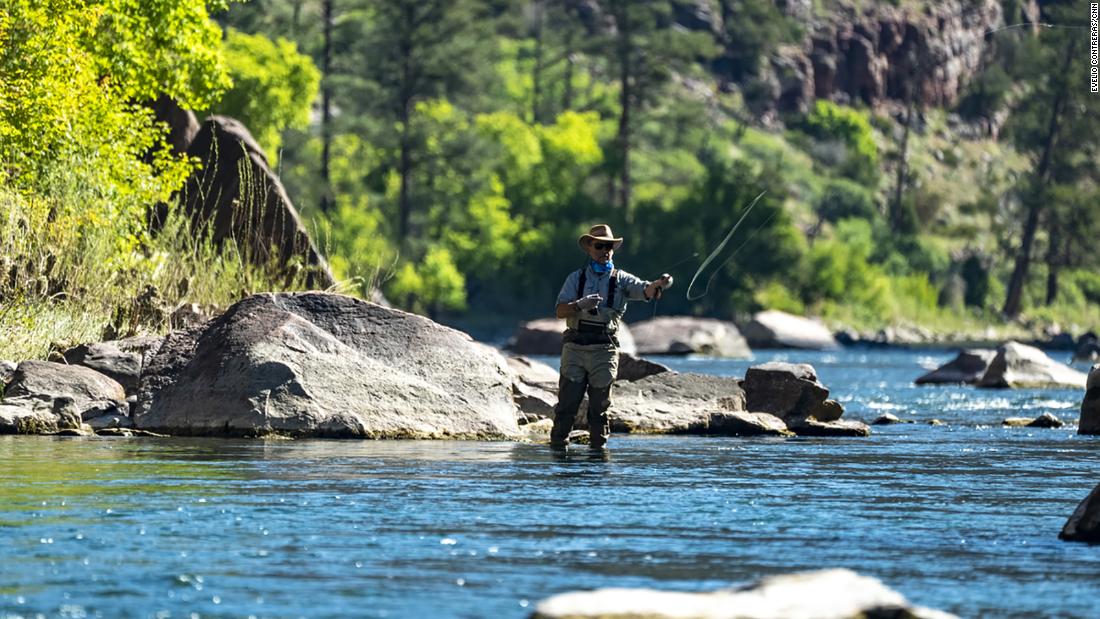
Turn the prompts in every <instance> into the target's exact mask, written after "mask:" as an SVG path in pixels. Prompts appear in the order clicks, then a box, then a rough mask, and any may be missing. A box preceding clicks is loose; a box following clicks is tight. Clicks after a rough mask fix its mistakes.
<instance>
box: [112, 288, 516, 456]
mask: <svg viewBox="0 0 1100 619" xmlns="http://www.w3.org/2000/svg"><path fill="white" fill-rule="evenodd" d="M134 427H136V428H138V429H142V430H150V431H154V432H163V433H167V434H188V435H222V436H226V435H228V436H234V435H245V436H250V435H265V434H282V435H290V436H327V437H363V438H505V437H515V436H518V435H519V428H518V426H517V424H516V419H515V406H514V404H513V402H512V379H511V373H510V372H509V371H508V368H507V364H506V362H505V360H504V358H503V357H502V356H501V355H500V354H499V353H497V352H496V351H495V350H494V349H492V348H490V347H488V346H485V345H483V344H479V343H477V342H474V341H473V340H472V339H470V337H469V336H468V335H466V334H465V333H462V332H460V331H455V330H453V329H450V328H447V327H444V326H442V325H439V324H437V323H435V322H432V321H431V320H428V319H427V318H424V317H422V316H417V315H414V314H409V313H406V312H402V311H398V310H392V309H388V308H384V307H381V306H379V305H375V304H372V303H368V302H365V301H361V300H358V299H354V298H352V297H347V296H344V295H339V294H329V293H318V292H308V293H278V294H272V293H267V294H258V295H254V296H251V297H248V298H246V299H244V300H242V301H240V302H238V303H236V304H234V305H233V306H232V307H230V308H229V309H228V310H227V311H226V312H225V313H224V314H223V315H221V316H219V317H218V318H216V319H214V320H211V321H210V322H207V323H205V324H203V325H201V326H198V327H196V328H194V329H190V330H187V331H178V332H175V333H172V334H170V335H169V336H168V337H167V338H166V339H165V341H164V344H163V345H162V346H161V347H160V349H159V350H158V351H157V353H156V354H155V355H154V356H153V357H152V359H151V360H150V361H149V364H148V366H147V367H146V370H145V373H144V375H143V376H142V380H141V389H140V392H139V401H138V406H137V412H136V414H135V415H134Z"/></svg>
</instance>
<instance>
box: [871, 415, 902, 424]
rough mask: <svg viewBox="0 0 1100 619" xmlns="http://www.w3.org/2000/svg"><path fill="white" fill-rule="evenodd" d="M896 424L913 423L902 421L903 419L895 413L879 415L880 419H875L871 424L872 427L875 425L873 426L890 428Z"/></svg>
mask: <svg viewBox="0 0 1100 619" xmlns="http://www.w3.org/2000/svg"><path fill="white" fill-rule="evenodd" d="M896 423H912V422H910V421H902V420H901V419H899V418H898V416H897V415H895V414H893V413H883V414H881V415H879V416H878V417H875V420H874V421H872V422H871V425H873V426H889V425H893V424H896Z"/></svg>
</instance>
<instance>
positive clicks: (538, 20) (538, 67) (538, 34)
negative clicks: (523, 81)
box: [531, 0, 546, 123]
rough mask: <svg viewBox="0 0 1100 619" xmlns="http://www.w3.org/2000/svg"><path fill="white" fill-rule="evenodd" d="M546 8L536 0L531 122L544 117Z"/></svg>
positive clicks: (540, 0)
mask: <svg viewBox="0 0 1100 619" xmlns="http://www.w3.org/2000/svg"><path fill="white" fill-rule="evenodd" d="M545 10H546V7H545V6H544V4H543V1H542V0H536V2H535V6H534V11H535V15H534V19H535V24H534V26H535V28H534V35H535V70H534V73H533V75H532V76H531V82H532V87H531V91H532V92H531V122H532V123H539V122H542V115H541V114H540V113H539V102H540V101H541V100H542V24H543V11H545Z"/></svg>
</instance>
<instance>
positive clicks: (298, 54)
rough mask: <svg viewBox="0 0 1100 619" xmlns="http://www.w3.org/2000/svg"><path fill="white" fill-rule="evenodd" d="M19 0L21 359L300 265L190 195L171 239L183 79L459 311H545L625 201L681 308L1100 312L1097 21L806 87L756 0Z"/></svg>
mask: <svg viewBox="0 0 1100 619" xmlns="http://www.w3.org/2000/svg"><path fill="white" fill-rule="evenodd" d="M0 1H2V3H3V5H4V6H5V9H6V10H5V11H4V13H3V15H2V16H0V41H2V43H0V45H2V47H0V82H2V84H0V87H2V88H0V93H2V94H0V171H2V173H3V181H2V184H0V209H2V210H0V214H2V217H0V262H2V264H0V267H2V268H0V276H2V277H0V295H2V296H0V329H2V330H3V332H4V333H7V334H9V335H8V337H7V338H5V340H6V341H5V342H3V343H0V357H26V356H44V355H45V354H46V353H47V352H48V348H49V346H50V344H51V343H53V344H58V343H67V342H76V341H82V340H88V339H96V338H99V337H103V336H104V335H105V334H108V335H110V334H116V335H117V334H127V333H136V332H141V331H143V330H158V329H163V328H165V327H166V326H167V325H166V322H165V319H164V318H163V316H161V314H158V313H153V314H150V315H152V316H159V317H157V318H155V319H152V318H148V317H147V316H146V314H144V313H143V312H142V310H140V308H139V307H138V306H140V305H141V304H142V303H146V304H152V305H156V306H157V307H158V308H162V309H163V308H169V309H170V308H172V307H174V306H176V305H178V304H179V303H181V302H197V303H200V304H210V305H224V304H226V303H228V302H230V301H232V300H233V299H235V298H238V297H239V296H241V295H242V294H245V293H247V292H249V291H256V290H262V289H280V288H287V287H290V288H293V287H295V286H296V285H298V284H297V283H295V282H293V281H292V282H286V281H284V280H282V279H279V278H276V277H274V276H273V275H272V274H270V273H268V272H266V271H265V270H264V269H259V268H256V267H253V266H247V265H248V264H249V261H248V260H245V259H244V258H243V257H242V256H241V255H240V250H238V249H237V248H235V247H234V246H233V245H232V244H231V243H227V244H225V245H220V246H214V245H212V244H210V243H208V242H205V241H203V240H202V238H203V236H202V235H201V234H196V232H197V231H196V230H193V229H192V226H193V224H192V223H191V222H190V221H189V220H188V219H187V218H185V217H182V216H181V215H179V214H178V213H177V214H174V215H172V216H170V220H171V221H172V222H173V223H172V224H171V225H169V226H168V227H167V230H168V231H169V232H167V233H160V234H157V235H153V234H151V233H150V232H149V230H148V226H147V225H146V218H147V216H148V212H149V210H150V208H152V207H153V206H154V205H156V204H161V203H163V204H168V205H169V212H170V213H175V211H174V208H173V207H172V205H173V195H174V192H175V191H176V190H178V189H179V188H180V186H181V185H182V183H183V181H184V179H185V178H186V176H187V175H188V174H189V173H190V171H191V170H192V169H193V167H194V166H195V165H196V164H195V162H194V161H190V160H187V159H186V158H183V157H179V156H172V155H171V154H170V151H169V150H168V148H167V147H166V145H165V144H164V143H163V135H164V132H163V127H158V126H157V125H156V124H155V123H154V122H153V120H152V115H151V113H150V112H149V110H148V108H147V107H146V106H145V105H144V102H146V101H150V100H153V99H156V98H157V97H159V96H162V95H167V96H170V97H172V98H173V99H175V100H176V101H178V102H179V103H180V104H181V105H183V106H184V107H185V108H190V109H195V110H197V111H199V112H201V113H207V112H216V113H226V114H229V115H232V116H235V117H238V118H240V119H241V120H242V121H244V122H245V123H246V125H248V126H249V128H250V129H251V130H252V132H253V134H254V135H255V136H256V137H257V139H258V140H259V142H260V144H261V145H262V147H263V148H264V150H265V151H266V152H267V153H268V157H269V160H270V161H271V163H272V167H273V168H274V169H276V170H277V171H278V172H279V174H280V175H281V177H282V179H283V181H284V183H285V184H286V186H287V189H288V192H289V194H290V196H291V198H292V199H293V200H294V201H295V203H296V205H297V206H298V208H299V209H300V210H301V211H302V213H303V215H304V216H305V217H306V219H307V220H308V221H309V222H310V227H311V229H312V230H313V231H314V236H315V239H317V241H318V243H319V244H320V245H321V246H322V248H323V249H324V250H325V251H326V253H327V255H328V258H329V260H330V264H331V266H332V267H333V269H334V270H335V271H336V273H337V276H338V277H339V278H340V279H341V280H343V281H344V282H345V286H346V288H347V289H348V290H350V291H352V292H355V293H358V294H361V295H364V296H366V295H368V294H370V292H371V290H372V289H373V288H374V287H375V286H381V288H382V290H383V291H384V293H385V294H386V295H387V296H388V298H389V299H390V300H391V301H392V302H393V303H395V304H396V305H398V306H401V307H405V308H408V309H411V310H413V311H417V312H422V313H426V314H429V315H432V316H436V317H441V316H442V317H450V318H455V317H463V316H478V315H482V316H484V315H492V316H493V317H494V318H493V320H494V322H496V323H498V324H500V323H501V320H500V316H513V317H515V318H517V319H518V318H526V317H532V316H535V315H540V314H545V313H546V311H547V309H546V308H548V307H550V306H551V304H552V301H551V299H552V297H553V295H554V294H555V293H556V291H557V289H558V287H559V286H560V282H561V280H562V279H563V277H564V275H565V273H567V272H568V271H569V270H571V269H574V268H577V267H578V266H579V265H580V264H581V262H582V255H581V254H580V252H579V251H575V249H574V248H575V243H576V238H577V236H578V235H579V234H580V232H582V231H583V230H585V229H587V227H588V226H589V225H591V224H593V223H597V222H606V223H610V224H611V225H612V226H613V228H614V229H615V230H616V232H618V233H621V234H623V235H624V236H626V237H627V243H626V244H625V245H624V246H623V248H622V249H621V251H620V252H618V253H619V254H620V255H619V257H618V259H619V262H620V264H621V265H622V266H623V267H624V268H627V269H629V270H631V271H632V272H635V273H637V274H640V275H643V276H654V275H656V274H658V273H660V272H662V271H670V272H672V273H673V274H674V275H675V276H676V277H677V280H678V287H677V288H678V289H677V290H675V292H676V294H670V295H668V296H667V297H666V298H665V299H664V300H662V301H661V303H660V306H659V311H660V312H661V313H662V314H666V313H693V314H704V315H712V316H719V317H723V318H730V317H733V318H745V317H747V316H749V315H751V313H752V312H754V311H756V310H759V309H764V308H778V309H784V310H788V311H792V312H798V313H807V314H814V315H819V316H821V317H823V318H824V319H826V320H827V321H828V322H830V323H831V324H833V325H834V326H838V327H839V326H842V325H846V326H850V327H854V328H857V329H860V330H869V329H877V328H880V327H885V326H890V325H910V326H923V327H925V328H927V329H929V330H932V331H966V332H969V333H983V332H985V330H986V329H987V328H993V329H995V330H999V331H998V332H999V333H1002V334H1011V333H1017V332H1023V331H1030V332H1033V333H1037V332H1040V331H1041V330H1043V329H1044V328H1046V329H1054V328H1058V329H1065V330H1070V331H1076V332H1080V331H1083V330H1085V329H1089V328H1092V329H1095V328H1097V326H1100V325H1097V322H1100V318H1098V314H1100V312H1097V307H1098V306H1100V275H1097V274H1096V273H1097V266H1100V264H1098V261H1100V258H1098V256H1097V255H1096V252H1095V251H1094V249H1093V244H1091V243H1090V242H1089V241H1090V240H1091V239H1095V238H1097V236H1098V235H1100V206H1097V205H1098V204H1100V189H1098V186H1097V175H1098V173H1097V170H1098V169H1100V168H1098V167H1097V165H1096V164H1097V154H1096V152H1095V148H1096V146H1095V141H1092V140H1090V137H1089V136H1093V135H1095V134H1096V130H1097V129H1100V127H1097V126H1096V124H1097V123H1098V122H1100V121H1097V120H1096V119H1097V118H1100V116H1097V114H1096V113H1095V111H1096V110H1095V109H1094V108H1095V106H1096V101H1095V100H1094V99H1095V98H1091V99H1090V98H1089V97H1088V84H1087V79H1086V76H1087V67H1086V66H1085V62H1086V60H1087V54H1086V51H1087V49H1086V47H1087V46H1086V45H1085V43H1086V36H1085V34H1087V31H1083V30H1080V29H1077V30H1074V29H1068V28H1045V29H1038V30H1031V29H1026V28H1016V29H1011V30H1004V31H999V32H996V33H990V34H987V35H986V36H985V37H984V39H985V45H984V46H983V47H982V52H981V54H982V62H981V67H980V69H979V70H978V71H977V72H976V74H975V75H974V76H973V77H971V78H970V80H969V86H968V87H966V88H964V89H963V90H962V91H961V93H960V96H959V97H958V98H957V100H956V101H951V102H948V104H947V105H946V106H944V105H938V104H933V103H929V102H926V101H924V100H923V99H921V98H920V97H919V96H918V95H919V94H920V93H915V92H912V91H913V90H914V89H910V91H909V92H908V94H907V95H906V94H905V92H906V91H904V89H903V90H902V92H901V94H902V95H903V96H900V97H895V98H886V99H885V100H881V101H876V104H875V105H874V107H868V106H866V104H865V103H864V102H862V101H860V100H858V99H855V100H850V99H848V100H847V102H846V103H845V104H842V103H839V102H834V101H829V100H826V99H818V100H816V101H813V102H811V104H809V105H806V106H805V107H804V108H803V109H801V110H798V109H796V110H783V109H781V107H782V106H779V105H777V103H776V94H777V93H778V92H779V91H778V90H777V88H778V86H776V85H775V84H776V81H775V79H776V78H775V74H774V73H775V72H774V66H775V64H774V62H773V60H774V59H775V58H776V57H777V56H781V55H782V53H785V52H784V50H786V49H787V47H786V46H790V45H791V44H796V43H797V42H799V41H802V40H804V38H805V37H806V36H807V30H806V29H807V26H806V25H805V24H803V23H802V22H801V21H800V20H798V19H795V18H793V17H791V16H789V15H787V14H785V13H784V12H783V11H782V10H780V8H778V5H777V3H774V2H770V1H764V0H750V1H741V2H734V1H732V0H715V1H714V2H704V3H701V4H700V6H701V5H702V4H705V5H707V6H709V7H711V8H712V9H714V11H717V13H715V14H721V15H722V16H723V19H722V20H715V21H712V22H709V25H708V26H707V27H700V26H699V25H698V24H694V25H692V24H687V25H686V26H685V22H686V21H688V20H686V19H685V17H684V15H685V13H684V11H683V10H682V8H683V6H687V5H692V3H688V2H667V3H666V2H652V3H630V2H622V1H620V0H606V1H605V0H600V1H598V2H589V3H581V2H572V1H569V0H523V1H520V0H505V1H503V2H485V1H482V0H446V1H445V0H417V1H413V0H387V1H386V2H379V1H377V0H262V1H261V0H254V1H252V2H245V3H225V2H202V1H201V0H186V1H184V2H160V1H155V2H138V1H136V0H110V1H108V2H95V3H93V2H80V1H78V2H59V1H51V2H45V3H42V2H34V3H32V2H27V1H25V0H0ZM839 4H842V5H843V4H845V3H839ZM864 4H866V3H864ZM910 4H914V3H910ZM915 4H916V5H918V6H916V7H911V6H908V4H907V5H906V7H908V8H909V9H912V10H914V11H916V12H917V13H919V11H920V10H921V7H923V5H922V3H915ZM964 4H965V3H964ZM1001 5H1002V8H1001V10H1002V11H1003V12H1004V14H1005V15H1009V14H1014V12H1015V11H1017V7H1015V6H1014V3H1013V2H1003V3H1001ZM692 6H694V5H692ZM823 6H824V5H823ZM903 8H905V7H903ZM831 10H833V9H829V10H824V9H821V10H820V11H818V12H822V11H824V14H823V15H819V16H818V19H827V18H828V14H829V11H831ZM959 10H963V9H959ZM966 10H970V9H966ZM1043 12H1044V13H1043V20H1044V21H1046V22H1050V23H1059V24H1067V25H1072V24H1077V23H1078V22H1081V21H1082V20H1083V19H1084V17H1083V16H1082V15H1077V14H1076V12H1075V10H1074V5H1073V3H1068V2H1067V3H1059V2H1051V3H1044V6H1043ZM1002 23H1003V20H1002ZM714 24H717V26H715V25H714ZM711 26H713V27H711ZM716 30H717V31H716ZM1083 32H1084V33H1085V34H1082V33H1083ZM165 33H171V36H165ZM944 61H945V62H947V61H950V58H945V59H944ZM1051 67H1059V70H1057V71H1053V70H1051ZM935 70H937V67H934V66H926V65H918V66H914V67H913V71H916V72H919V71H926V72H928V73H929V74H931V73H933V72H934V71H935ZM841 99H847V98H845V97H841ZM991 119H992V120H991ZM761 192H764V194H763V196H762V197H761V198H760V200H759V202H757V204H756V206H755V208H753V209H752V211H751V212H750V213H749V214H748V216H747V217H746V218H745V221H744V223H743V224H742V226H741V228H740V229H739V231H738V233H737V234H736V235H735V236H734V238H733V239H732V240H731V242H730V244H729V245H728V246H727V247H726V248H725V251H724V252H720V254H719V255H718V256H717V257H716V260H715V261H714V262H713V263H712V264H719V263H721V262H722V261H723V260H725V259H726V258H728V257H730V254H731V253H734V252H735V253H736V255H734V256H733V257H732V259H731V260H730V261H729V262H728V263H726V264H725V266H723V267H721V268H720V269H718V270H717V272H714V271H712V270H707V271H704V272H701V273H700V274H699V277H698V280H697V281H696V284H695V286H694V287H693V288H692V293H693V296H697V295H699V294H701V293H702V291H703V290H704V289H707V290H708V292H707V294H706V295H705V296H703V297H702V298H701V299H699V300H697V301H694V302H691V301H688V300H687V299H686V298H685V296H684V294H683V293H684V291H686V289H687V287H688V283H689V281H690V280H691V279H692V275H694V274H695V272H696V269H697V268H698V267H699V265H700V264H701V263H702V261H703V259H704V258H706V257H707V256H708V255H709V254H710V253H711V252H712V251H713V250H715V248H716V247H717V246H718V244H719V243H720V241H721V240H722V238H723V236H724V235H725V234H726V232H727V231H728V230H729V229H730V227H731V226H733V224H734V223H735V222H737V221H738V220H739V219H740V217H741V216H742V215H743V214H744V213H745V212H746V209H747V208H748V206H749V205H750V204H751V203H752V202H753V199H754V198H755V197H756V196H757V195H759V194H761ZM172 217H174V219H172ZM712 276H713V277H712ZM141 299H146V300H147V301H140V300H141ZM635 317H639V316H635ZM1006 319H1007V320H1006Z"/></svg>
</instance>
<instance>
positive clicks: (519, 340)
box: [504, 318, 638, 355]
mask: <svg viewBox="0 0 1100 619" xmlns="http://www.w3.org/2000/svg"><path fill="white" fill-rule="evenodd" d="M563 332H565V320H563V319H560V318H540V319H538V320H531V321H528V322H525V323H522V324H520V326H518V327H516V331H515V332H514V333H513V334H512V337H511V338H509V339H508V343H507V344H505V345H504V348H505V350H507V351H508V352H510V353H512V354H516V355H560V354H561V334H562V333H563ZM618 338H619V352H625V353H627V354H630V355H636V354H638V348H637V346H635V344H634V336H633V335H631V333H630V328H629V327H627V326H626V323H622V324H620V325H619V332H618Z"/></svg>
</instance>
